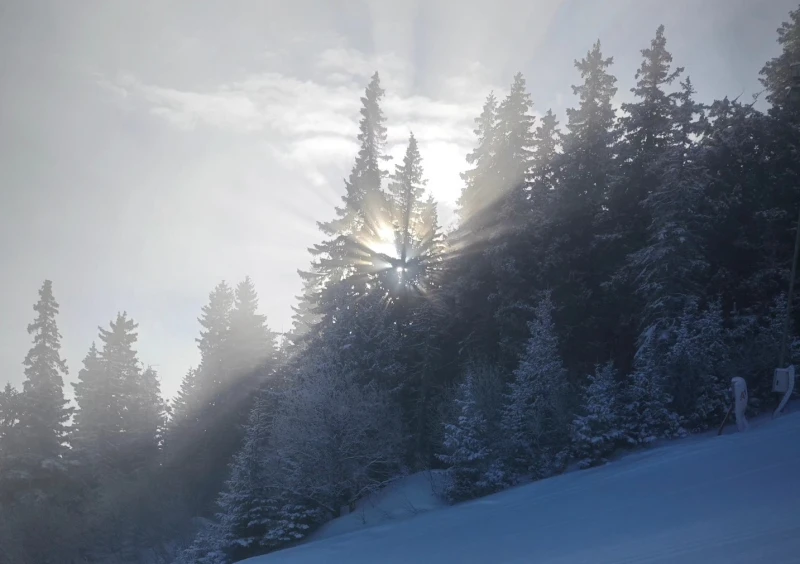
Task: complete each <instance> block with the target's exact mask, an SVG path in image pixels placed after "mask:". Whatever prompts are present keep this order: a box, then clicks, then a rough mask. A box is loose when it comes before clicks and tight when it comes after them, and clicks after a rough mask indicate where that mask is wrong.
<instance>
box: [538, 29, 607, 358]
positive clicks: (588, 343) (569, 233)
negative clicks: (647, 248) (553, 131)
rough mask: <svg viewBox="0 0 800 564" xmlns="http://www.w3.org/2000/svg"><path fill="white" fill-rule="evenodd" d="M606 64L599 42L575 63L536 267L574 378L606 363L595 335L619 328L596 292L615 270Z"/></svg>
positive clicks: (604, 351)
mask: <svg viewBox="0 0 800 564" xmlns="http://www.w3.org/2000/svg"><path fill="white" fill-rule="evenodd" d="M612 65H613V58H612V57H605V56H604V55H603V53H602V50H601V46H600V42H599V41H597V42H596V43H595V44H594V45H593V46H592V49H591V50H590V51H589V52H588V53H587V54H586V56H585V57H584V58H583V59H581V60H578V61H575V68H576V69H577V70H578V72H579V73H580V77H581V79H582V82H581V83H580V84H578V85H574V86H572V90H573V92H574V94H575V95H576V96H577V97H578V101H579V105H578V107H577V108H570V109H568V110H567V117H568V120H567V124H566V131H565V132H564V135H563V137H562V143H563V152H562V153H561V154H559V155H558V156H557V157H556V159H555V160H556V164H555V166H554V168H555V171H554V172H553V173H552V176H553V177H554V183H555V188H554V190H553V196H552V198H551V200H552V207H551V209H550V213H549V217H547V220H546V221H547V225H546V230H545V233H544V235H543V238H544V239H545V241H544V246H545V247H546V250H545V252H544V253H543V258H542V260H540V261H537V263H536V264H535V267H539V264H541V263H544V265H545V269H544V271H545V274H544V278H545V281H544V284H545V285H546V286H549V287H551V288H553V291H554V297H555V299H556V300H557V301H558V303H559V306H560V311H559V325H560V326H562V327H568V328H570V330H569V331H568V332H566V333H564V334H563V335H562V336H561V337H562V339H563V346H564V350H565V358H567V359H569V364H570V368H571V369H572V370H573V371H574V372H577V373H579V374H584V373H586V372H587V371H589V370H591V367H592V366H593V365H594V364H595V362H596V361H597V359H598V358H604V357H607V355H608V354H609V351H607V350H606V347H605V346H604V345H605V343H603V342H602V341H600V340H599V339H598V337H599V336H600V335H605V334H608V333H609V332H611V331H614V330H615V329H616V325H617V324H615V323H614V322H613V321H611V320H610V319H609V318H610V317H612V316H613V314H614V312H615V310H614V308H612V307H610V306H609V303H608V299H607V298H606V296H604V290H603V287H602V284H603V283H604V282H607V281H608V279H609V278H610V277H611V275H612V271H611V268H612V267H613V264H614V261H613V257H614V251H613V249H612V248H610V245H609V242H608V241H607V240H606V238H605V237H604V236H605V235H607V232H608V230H609V228H610V227H609V220H608V217H607V208H608V199H609V193H610V189H611V184H612V180H613V178H614V174H615V171H616V170H617V162H616V161H617V154H616V151H617V147H616V145H617V141H618V137H619V134H618V131H617V127H616V124H615V120H616V113H615V111H614V107H613V105H612V100H613V98H614V96H615V95H616V93H617V88H616V81H617V79H616V78H615V77H614V76H613V75H612V74H611V73H610V72H609V71H610V68H611V66H612ZM552 187H553V186H552V184H551V188H552ZM612 241H615V242H616V240H615V239H612Z"/></svg>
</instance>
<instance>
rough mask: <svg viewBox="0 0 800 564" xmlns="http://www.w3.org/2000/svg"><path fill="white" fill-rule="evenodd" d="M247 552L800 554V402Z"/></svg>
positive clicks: (572, 563)
mask: <svg viewBox="0 0 800 564" xmlns="http://www.w3.org/2000/svg"><path fill="white" fill-rule="evenodd" d="M734 429H735V428H734ZM244 562H246V563H247V564H312V563H323V562H324V563H340V562H341V563H347V564H361V563H363V564H377V563H381V564H393V563H426V562H431V563H450V562H452V563H487V564H501V563H508V564H512V563H537V564H543V563H553V564H561V563H563V564H567V563H569V564H581V563H586V564H600V563H605V562H614V563H639V562H647V563H662V562H663V563H666V562H679V563H682V564H689V563H704V564H708V563H714V562H721V563H725V564H737V563H741V564H744V563H748V564H751V563H756V562H764V563H783V562H787V563H788V562H798V563H800V413H793V414H789V415H786V416H784V417H782V418H780V419H777V420H774V421H772V420H769V419H766V420H764V421H763V422H760V424H756V425H753V426H752V427H751V429H750V430H749V431H747V432H745V433H741V434H740V433H736V431H735V430H731V428H730V427H728V429H727V430H726V434H725V435H723V436H722V437H716V436H713V437H712V436H703V437H693V438H689V439H685V440H682V441H677V442H673V443H671V444H669V445H667V446H664V447H661V448H657V449H652V450H648V451H644V452H639V453H635V454H632V455H630V456H627V457H624V458H622V459H621V460H618V461H616V462H613V463H611V464H607V465H606V466H603V467H601V468H595V469H591V470H585V471H580V472H572V473H569V474H565V475H562V476H558V477H556V478H552V479H549V480H543V481H540V482H536V483H533V484H530V485H527V486H522V487H519V488H515V489H512V490H508V491H505V492H501V493H499V494H496V495H493V496H490V497H486V498H482V499H479V500H475V501H472V502H469V503H465V504H462V505H458V506H455V507H449V508H441V509H433V510H431V511H429V512H426V513H423V514H421V515H417V516H415V517H411V518H408V519H405V520H402V521H398V522H389V523H386V524H381V525H377V526H373V527H371V528H367V529H364V530H360V531H356V532H351V533H347V534H342V535H339V536H333V537H329V538H324V539H322V540H318V541H315V542H310V543H308V544H304V545H301V546H297V547H294V548H291V549H288V550H284V551H280V552H276V553H272V554H269V555H266V556H260V557H256V558H251V559H248V560H245V561H244Z"/></svg>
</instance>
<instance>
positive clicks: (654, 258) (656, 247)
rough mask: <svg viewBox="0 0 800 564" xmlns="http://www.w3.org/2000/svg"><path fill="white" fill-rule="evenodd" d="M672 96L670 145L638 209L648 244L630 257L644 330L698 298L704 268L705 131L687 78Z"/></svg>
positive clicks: (657, 164)
mask: <svg viewBox="0 0 800 564" xmlns="http://www.w3.org/2000/svg"><path fill="white" fill-rule="evenodd" d="M681 86H682V90H681V91H680V92H679V93H677V94H676V95H675V96H674V97H673V100H674V102H673V106H672V112H673V120H672V123H673V129H672V138H671V139H670V142H669V145H668V146H667V147H666V148H665V149H664V151H663V153H662V154H661V155H660V157H659V158H658V159H657V160H656V162H655V164H654V166H656V167H657V168H658V171H659V173H658V179H657V181H656V184H655V186H654V188H653V190H652V192H650V194H648V195H647V196H646V197H645V198H644V200H643V202H642V205H643V206H644V207H645V209H646V210H647V211H648V214H649V216H650V218H651V220H650V226H649V230H648V244H647V245H645V246H643V247H642V248H641V249H639V250H638V251H636V252H634V253H632V254H631V256H630V260H631V267H632V269H633V271H634V272H636V273H638V274H636V279H635V281H636V285H637V292H638V293H639V294H640V295H641V296H642V297H643V298H644V300H645V304H644V307H645V315H644V316H643V323H644V327H645V328H647V327H648V326H649V325H650V324H653V323H655V324H659V323H661V324H663V323H666V324H669V323H671V322H672V321H673V320H674V319H676V318H677V317H678V316H680V315H681V313H682V311H683V309H684V308H685V307H687V303H688V302H689V301H692V300H693V299H697V297H699V294H700V293H701V283H702V278H701V276H702V274H703V273H704V271H705V269H706V268H707V266H708V265H707V261H706V259H705V256H704V249H703V244H702V232H701V230H702V228H703V227H704V225H705V222H706V220H707V218H705V217H704V216H703V212H702V210H703V209H704V207H705V206H704V201H703V200H704V191H705V186H706V185H707V183H708V175H707V171H706V170H705V168H704V166H703V163H702V159H701V156H702V155H701V153H700V148H699V147H698V146H697V144H696V142H695V140H694V139H695V138H696V137H697V136H698V135H700V133H701V131H702V129H703V127H704V126H703V119H702V118H703V114H702V111H703V109H702V106H700V105H699V104H697V103H696V102H695V101H694V100H693V98H692V97H693V94H694V87H693V86H692V83H691V81H690V79H688V78H687V79H686V80H685V81H684V82H682V83H681Z"/></svg>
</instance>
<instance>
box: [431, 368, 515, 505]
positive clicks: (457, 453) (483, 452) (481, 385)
mask: <svg viewBox="0 0 800 564" xmlns="http://www.w3.org/2000/svg"><path fill="white" fill-rule="evenodd" d="M502 390H503V380H502V378H501V377H500V375H499V374H498V372H497V371H496V370H492V369H491V368H490V367H488V366H485V365H478V364H476V363H470V364H469V365H468V366H467V369H466V371H465V375H464V378H463V381H462V382H461V384H460V385H459V386H458V391H457V393H456V396H455V398H454V406H453V407H454V410H453V417H452V420H450V421H447V422H445V424H444V436H443V440H442V446H443V447H444V448H443V451H444V452H443V453H441V454H437V458H438V459H439V460H440V461H441V462H442V463H444V464H446V465H447V472H448V482H447V487H446V490H445V492H444V493H445V495H446V496H447V497H448V499H450V500H451V501H453V502H459V501H464V500H468V499H473V498H476V497H480V496H483V495H488V494H490V493H494V492H496V491H498V490H500V489H502V488H503V486H505V485H507V484H506V475H505V471H504V469H503V464H502V452H498V449H497V445H498V444H499V441H500V440H501V437H500V433H499V425H498V421H497V419H498V417H497V414H498V413H499V411H500V407H501V404H502V397H503V395H502Z"/></svg>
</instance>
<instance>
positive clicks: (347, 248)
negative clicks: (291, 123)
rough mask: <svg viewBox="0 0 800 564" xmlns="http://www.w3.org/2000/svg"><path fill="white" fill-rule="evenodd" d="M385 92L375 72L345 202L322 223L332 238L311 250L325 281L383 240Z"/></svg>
mask: <svg viewBox="0 0 800 564" xmlns="http://www.w3.org/2000/svg"><path fill="white" fill-rule="evenodd" d="M384 94H385V93H384V90H383V88H381V85H380V77H379V76H378V73H377V72H376V73H375V74H374V75H372V78H371V80H370V83H369V85H368V86H367V88H366V91H365V93H364V96H363V97H362V98H361V104H362V107H361V120H360V121H359V134H358V142H359V151H358V156H357V157H356V162H355V164H354V166H353V169H352V171H351V172H350V177H349V178H348V180H347V181H346V182H345V195H344V196H342V202H343V203H344V205H343V206H342V207H337V208H336V218H335V219H333V220H332V221H328V222H320V223H318V225H319V228H320V230H321V231H322V232H323V233H324V234H325V236H327V237H328V238H329V239H328V240H326V241H324V242H323V243H321V244H318V245H315V246H314V247H313V248H311V249H310V251H311V254H312V256H313V258H314V262H313V264H312V273H313V274H316V275H317V276H320V277H321V278H322V279H323V280H324V283H325V284H327V283H330V282H335V281H338V280H342V279H344V278H347V277H348V276H350V275H351V274H353V267H354V263H355V261H356V257H357V256H358V255H359V253H360V252H361V250H362V246H361V245H360V243H363V241H364V240H371V239H380V238H381V234H380V230H381V224H382V223H383V220H384V219H385V218H386V217H387V215H388V210H387V207H388V206H387V203H386V201H385V196H384V194H383V191H382V186H381V184H382V179H383V177H384V176H385V173H384V171H383V170H381V168H380V165H381V163H382V162H383V161H385V160H387V159H388V157H387V156H386V155H385V154H384V151H385V145H386V126H385V125H384V122H385V118H384V115H383V111H382V110H381V107H380V102H381V99H382V98H383V96H384ZM354 255H355V256H354Z"/></svg>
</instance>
